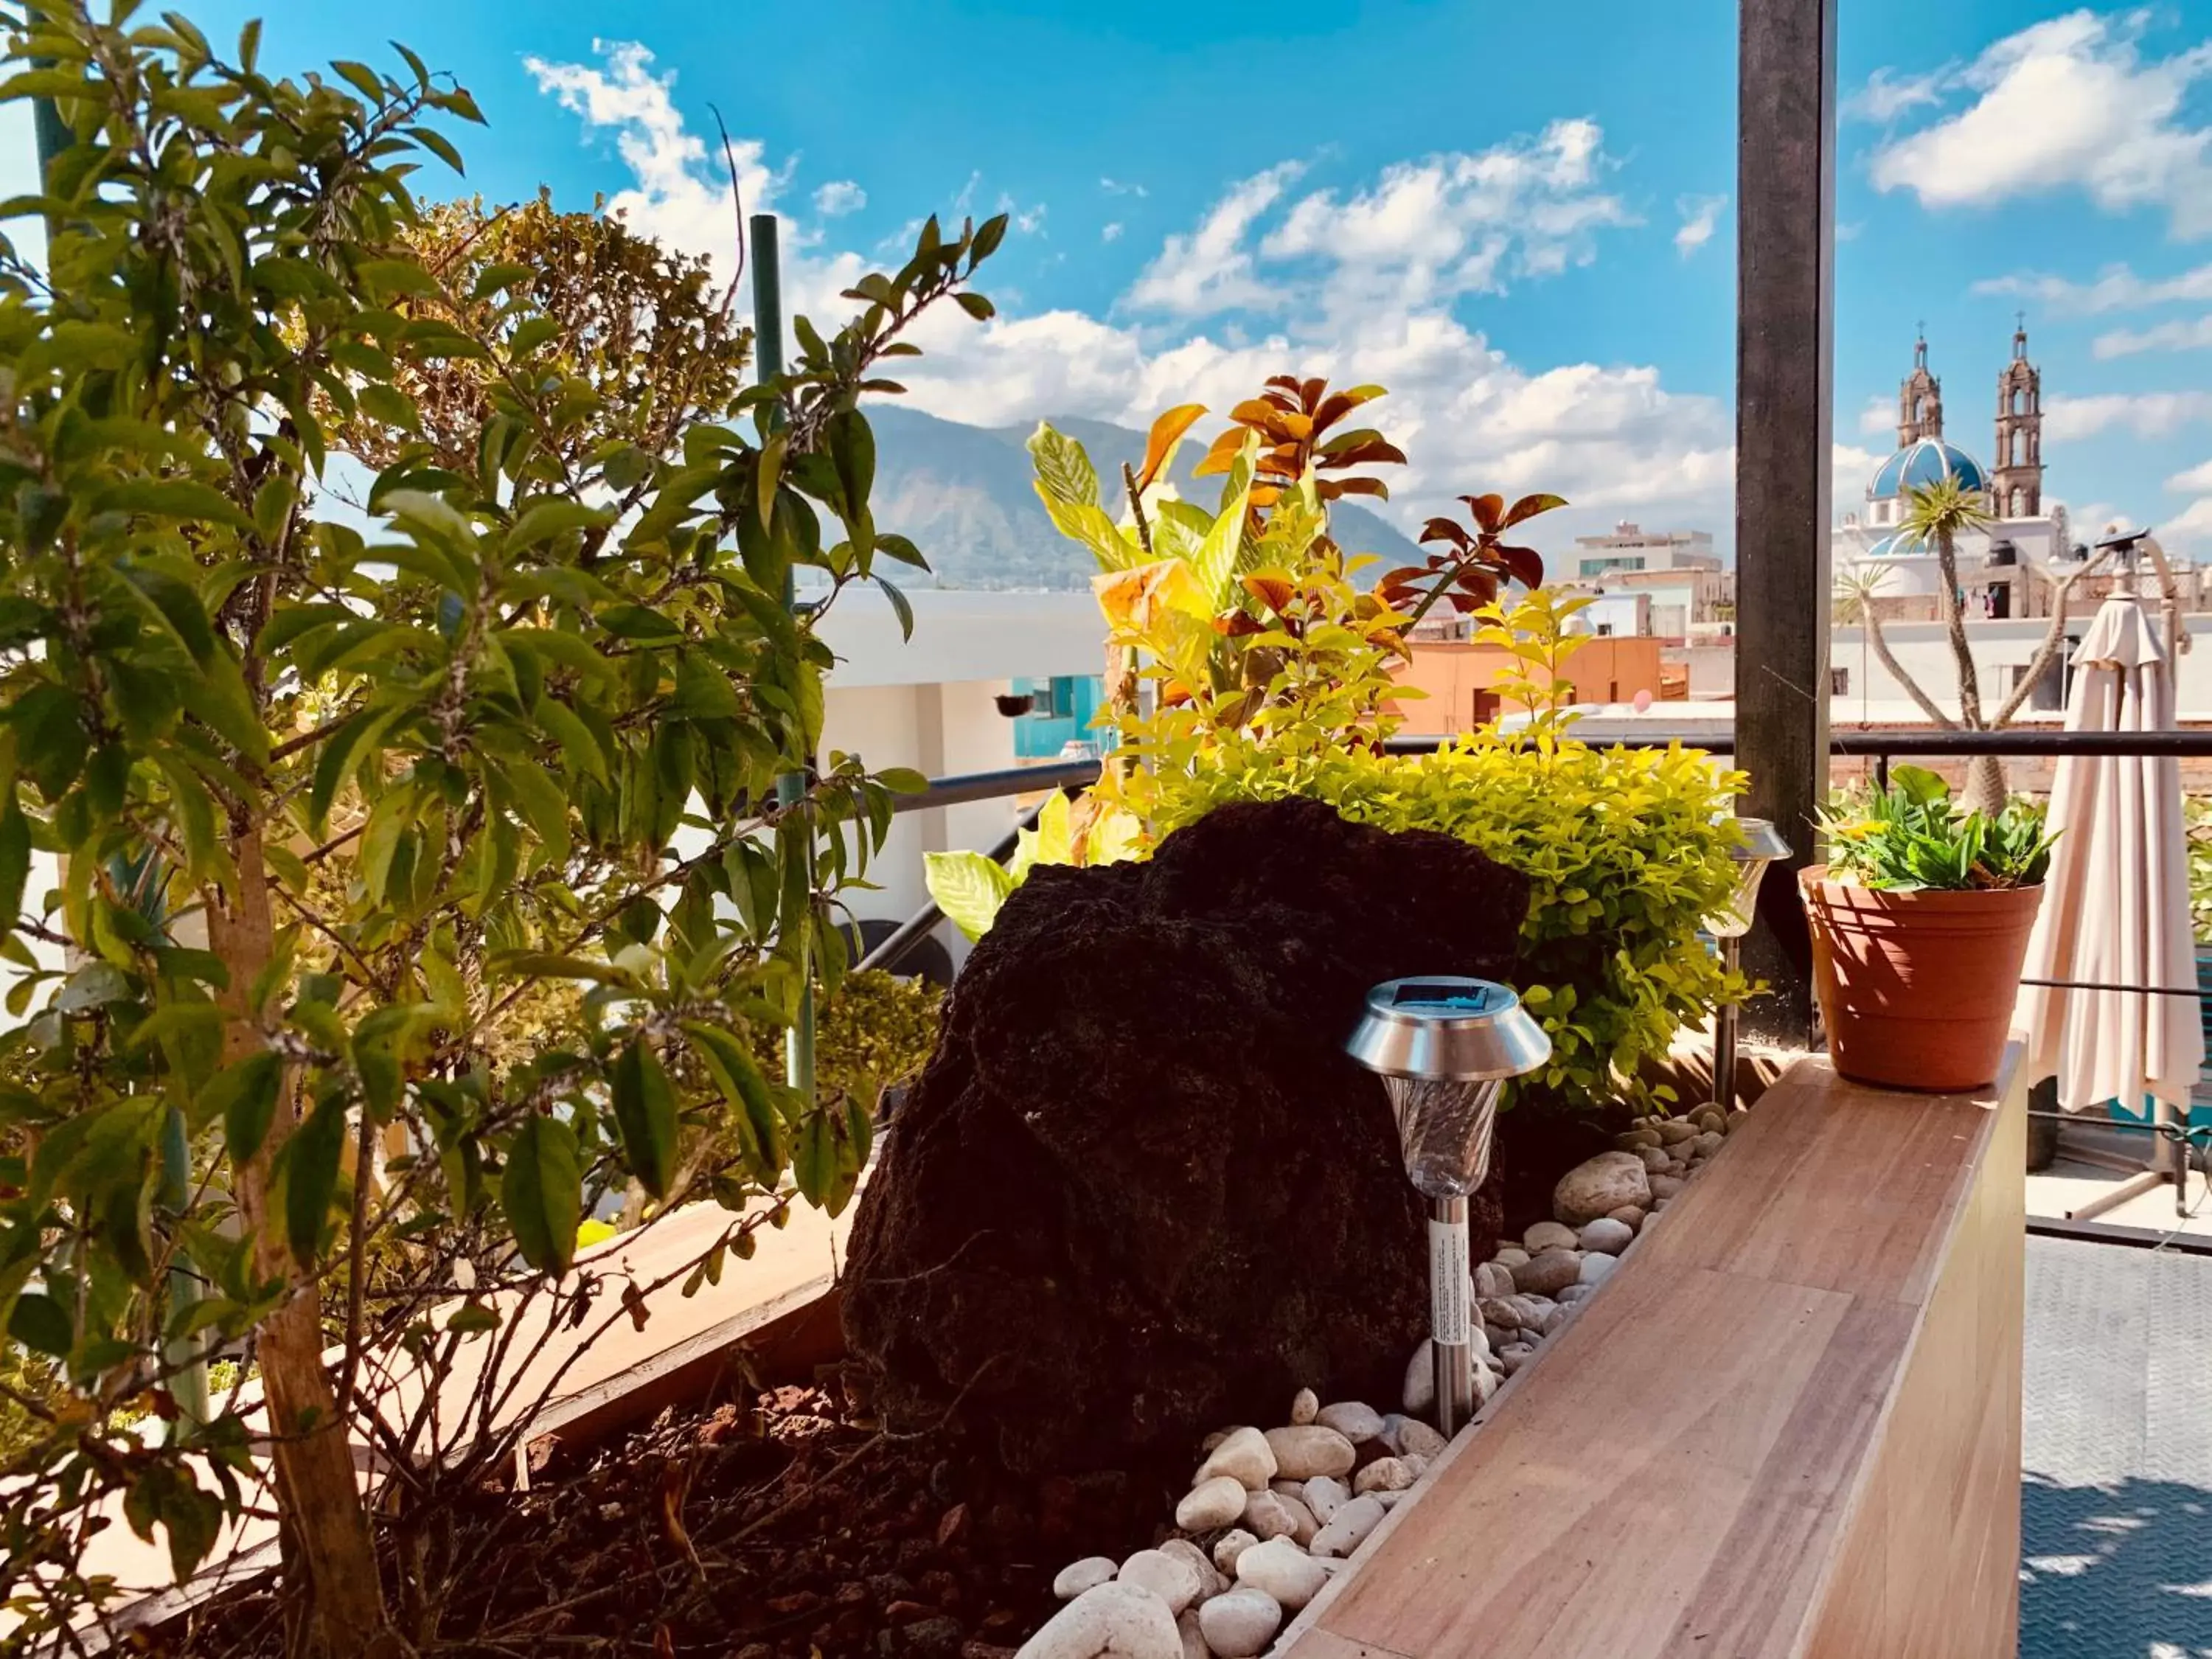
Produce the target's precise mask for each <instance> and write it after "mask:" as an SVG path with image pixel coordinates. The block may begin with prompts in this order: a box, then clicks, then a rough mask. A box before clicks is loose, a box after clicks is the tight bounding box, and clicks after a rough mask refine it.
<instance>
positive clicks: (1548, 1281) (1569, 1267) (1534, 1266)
mask: <svg viewBox="0 0 2212 1659" xmlns="http://www.w3.org/2000/svg"><path fill="white" fill-rule="evenodd" d="M1559 1231H1561V1232H1563V1233H1565V1232H1567V1230H1566V1229H1565V1227H1562V1228H1560V1229H1559ZM1567 1236H1568V1237H1570V1238H1571V1237H1574V1235H1573V1234H1572V1233H1568V1234H1567ZM1582 1265H1583V1259H1582V1255H1581V1254H1580V1253H1579V1252H1577V1251H1576V1250H1574V1249H1562V1250H1547V1251H1545V1252H1544V1253H1543V1254H1542V1255H1539V1256H1534V1257H1532V1258H1530V1260H1529V1261H1528V1265H1527V1266H1526V1267H1516V1268H1515V1269H1514V1270H1513V1284H1514V1288H1516V1290H1519V1291H1522V1292H1524V1293H1525V1294H1528V1295H1534V1296H1549V1295H1550V1294H1551V1293H1552V1292H1553V1291H1560V1290H1565V1288H1566V1287H1567V1286H1568V1285H1571V1284H1573V1283H1574V1282H1575V1273H1576V1272H1577V1269H1579V1268H1580V1267H1581V1266H1582Z"/></svg>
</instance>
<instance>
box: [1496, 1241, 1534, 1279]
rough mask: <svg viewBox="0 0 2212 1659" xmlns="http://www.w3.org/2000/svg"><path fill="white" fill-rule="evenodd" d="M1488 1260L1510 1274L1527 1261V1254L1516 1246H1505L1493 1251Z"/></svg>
mask: <svg viewBox="0 0 2212 1659" xmlns="http://www.w3.org/2000/svg"><path fill="white" fill-rule="evenodd" d="M1490 1259H1491V1260H1492V1261H1495V1262H1496V1263H1497V1264H1498V1266H1499V1267H1503V1268H1504V1269H1505V1270H1506V1271H1507V1272H1508V1273H1510V1272H1512V1270H1513V1269H1514V1268H1516V1267H1519V1266H1520V1265H1521V1264H1522V1262H1524V1261H1527V1260H1528V1251H1526V1250H1524V1249H1522V1248H1521V1247H1520V1246H1519V1245H1518V1244H1506V1245H1502V1246H1500V1247H1499V1248H1498V1249H1497V1250H1495V1251H1493V1252H1492V1255H1491V1257H1490Z"/></svg>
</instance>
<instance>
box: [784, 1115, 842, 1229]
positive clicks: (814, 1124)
mask: <svg viewBox="0 0 2212 1659" xmlns="http://www.w3.org/2000/svg"><path fill="white" fill-rule="evenodd" d="M791 1179H792V1182H793V1185H795V1186H796V1187H797V1188H799V1196H800V1197H801V1198H803V1199H805V1200H806V1201H807V1202H808V1203H809V1204H811V1205H813V1206H815V1207H816V1208H817V1209H819V1208H822V1207H823V1206H826V1205H827V1204H828V1203H829V1197H830V1194H831V1193H832V1192H834V1191H835V1190H836V1185H837V1138H836V1133H835V1132H834V1131H833V1130H832V1129H831V1128H830V1127H829V1116H828V1115H827V1114H825V1113H822V1112H810V1113H809V1114H808V1115H807V1117H806V1121H805V1122H804V1123H802V1124H800V1125H799V1136H798V1139H796V1140H795V1141H793V1144H792V1148H791Z"/></svg>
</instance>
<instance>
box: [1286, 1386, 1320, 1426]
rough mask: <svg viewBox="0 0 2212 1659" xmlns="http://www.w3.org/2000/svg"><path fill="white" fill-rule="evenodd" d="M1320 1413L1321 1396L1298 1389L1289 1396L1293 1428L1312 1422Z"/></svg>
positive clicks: (1311, 1391)
mask: <svg viewBox="0 0 2212 1659" xmlns="http://www.w3.org/2000/svg"><path fill="white" fill-rule="evenodd" d="M1320 1412H1321V1396H1320V1395H1317V1394H1316V1393H1315V1392H1314V1391H1313V1390H1312V1389H1299V1390H1298V1391H1297V1393H1296V1394H1295V1395H1291V1424H1292V1425H1293V1426H1296V1425H1300V1424H1305V1423H1310V1422H1312V1421H1313V1420H1314V1419H1315V1418H1316V1416H1317V1415H1319V1414H1320Z"/></svg>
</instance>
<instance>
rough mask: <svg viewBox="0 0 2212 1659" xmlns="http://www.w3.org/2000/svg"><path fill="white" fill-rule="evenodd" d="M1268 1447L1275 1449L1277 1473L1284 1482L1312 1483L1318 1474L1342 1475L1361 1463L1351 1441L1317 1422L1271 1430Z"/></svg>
mask: <svg viewBox="0 0 2212 1659" xmlns="http://www.w3.org/2000/svg"><path fill="white" fill-rule="evenodd" d="M1267 1444H1268V1445H1269V1446H1270V1447H1272V1448H1273V1449H1274V1453H1275V1470H1276V1473H1277V1474H1280V1475H1281V1476H1282V1477H1283V1479H1285V1480H1312V1479H1313V1477H1314V1476H1316V1475H1317V1474H1346V1472H1348V1471H1349V1470H1350V1469H1351V1468H1352V1465H1353V1464H1354V1463H1357V1462H1358V1461H1359V1454H1358V1452H1357V1451H1356V1450H1354V1449H1352V1442H1350V1441H1349V1440H1347V1439H1346V1438H1345V1437H1343V1436H1342V1435H1340V1434H1339V1433H1338V1432H1337V1431H1335V1430H1334V1429H1325V1428H1323V1427H1322V1425H1320V1424H1318V1423H1308V1424H1305V1425H1302V1426H1299V1427H1294V1428H1288V1429H1270V1430H1268V1431H1267Z"/></svg>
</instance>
